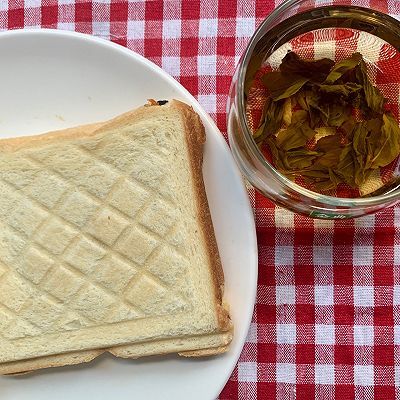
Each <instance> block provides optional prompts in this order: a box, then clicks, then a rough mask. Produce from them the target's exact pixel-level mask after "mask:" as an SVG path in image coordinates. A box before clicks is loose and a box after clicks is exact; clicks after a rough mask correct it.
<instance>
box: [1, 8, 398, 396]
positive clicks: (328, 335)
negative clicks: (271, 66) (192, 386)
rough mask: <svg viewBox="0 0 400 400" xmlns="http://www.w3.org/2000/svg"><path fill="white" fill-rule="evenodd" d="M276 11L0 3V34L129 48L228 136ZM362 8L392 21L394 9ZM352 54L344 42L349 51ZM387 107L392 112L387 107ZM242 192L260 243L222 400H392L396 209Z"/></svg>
mask: <svg viewBox="0 0 400 400" xmlns="http://www.w3.org/2000/svg"><path fill="white" fill-rule="evenodd" d="M280 3H281V0H276V1H273V0H255V1H253V2H251V1H250V2H249V1H246V0H235V1H234V2H231V1H228V0H208V1H201V0H193V1H185V0H177V1H161V0H149V1H136V0H132V1H126V0H105V1H98V2H92V1H87V0H79V1H74V0H59V1H55V0H51V1H45V2H42V3H40V2H39V3H37V2H31V1H25V2H24V1H22V0H16V1H9V2H4V1H3V2H0V30H4V29H15V28H23V27H28V26H29V27H40V26H42V27H50V28H58V29H65V30H76V31H80V32H85V33H89V34H93V35H95V36H98V37H101V38H104V39H108V40H112V41H115V42H117V43H120V44H122V45H124V46H127V47H128V48H130V49H132V50H134V51H136V52H138V53H140V54H142V55H144V56H145V57H147V58H148V59H150V60H152V61H153V62H155V63H156V64H157V65H159V66H161V67H162V68H163V69H164V70H166V71H167V72H169V73H170V74H171V75H173V76H174V77H175V78H176V79H177V80H178V81H180V83H181V84H182V85H183V86H185V87H186V88H187V89H188V90H189V91H190V92H191V93H192V94H193V95H194V96H195V97H196V98H197V99H198V100H199V102H200V103H201V105H202V106H203V107H204V109H205V110H206V111H207V112H208V113H209V114H210V115H211V117H212V118H214V120H215V121H216V123H217V125H218V126H219V128H220V129H221V131H222V133H223V135H224V136H225V137H226V114H225V106H226V101H227V96H228V93H229V87H230V81H231V77H232V75H233V73H234V70H235V67H236V64H237V62H238V59H239V57H240V56H241V53H242V52H243V50H244V49H245V47H246V45H247V43H248V41H249V38H250V36H251V35H252V34H253V32H254V30H255V28H256V27H257V26H258V25H259V24H260V23H261V22H262V20H263V19H264V17H265V16H267V15H268V14H269V13H270V12H271V11H272V10H273V9H274V7H275V6H277V5H278V4H280ZM320 3H321V0H310V5H313V4H317V5H318V4H320ZM347 3H348V4H352V1H351V0H348V2H347ZM363 4H364V6H365V7H372V8H373V7H377V8H380V9H381V10H382V11H383V12H389V13H390V14H391V15H397V16H399V15H400V6H399V2H398V1H395V0H364V3H363ZM310 38H311V39H312V40H314V38H313V37H312V35H311V36H310ZM336 40H338V38H336ZM355 50H356V49H355V47H354V43H350V42H349V43H347V45H346V51H347V52H348V51H355ZM384 50H385V49H381V50H379V49H378V50H373V49H371V57H372V58H376V59H377V60H378V65H379V66H380V67H381V68H382V69H387V66H386V63H387V62H386V61H384V60H382V59H381V58H380V55H381V53H382V51H384ZM342 52H343V51H342V50H341V49H338V50H337V51H336V52H335V53H334V54H333V56H336V57H339V56H340V55H341V54H342ZM311 53H313V54H310V55H312V56H314V53H315V54H316V55H317V54H318V49H316V48H314V50H313V51H312V52H311ZM396 57H397V58H398V56H396ZM391 62H392V61H391ZM398 63H400V59H399V61H398ZM396 79H397V80H396ZM376 82H377V83H378V84H379V85H380V87H381V88H382V90H383V92H384V93H385V94H386V95H387V96H390V97H392V99H393V98H397V97H399V93H395V91H396V90H395V89H394V86H393V84H392V83H393V82H400V80H399V78H398V77H397V76H394V80H393V78H392V77H391V78H390V80H389V79H388V77H387V75H384V74H377V76H376ZM389 106H390V107H391V108H393V110H394V112H395V113H398V107H397V105H394V104H393V100H391V102H390V103H389ZM249 194H250V196H251V200H252V204H253V206H254V215H255V221H256V227H257V239H258V245H259V286H258V292H257V303H256V307H255V313H254V317H253V322H252V326H251V329H250V332H249V335H248V337H247V340H246V344H245V346H244V348H243V352H242V354H241V357H240V360H239V363H238V366H237V367H236V368H235V370H234V372H233V374H232V376H231V378H230V380H229V381H228V383H227V385H226V386H225V388H224V390H223V391H222V393H221V395H220V397H219V398H220V399H224V400H235V399H243V400H253V399H273V398H276V399H278V400H284V399H292V398H297V399H298V400H299V399H300V400H303V399H304V400H309V399H313V398H317V399H333V398H337V399H343V400H347V399H362V400H365V399H372V398H376V399H392V398H395V396H397V397H400V392H399V389H398V388H399V387H400V207H393V208H391V209H388V210H386V211H385V212H381V213H379V214H377V215H370V216H367V217H363V218H361V219H357V220H352V221H321V220H314V221H313V220H311V219H309V218H306V217H303V216H298V215H294V214H293V213H291V212H288V211H285V210H283V209H281V208H279V207H275V206H274V205H273V203H272V202H271V201H270V200H268V199H266V198H264V197H263V196H262V195H261V194H259V193H258V192H254V190H249ZM244 267H245V266H244Z"/></svg>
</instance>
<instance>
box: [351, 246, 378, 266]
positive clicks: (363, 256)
mask: <svg viewBox="0 0 400 400" xmlns="http://www.w3.org/2000/svg"><path fill="white" fill-rule="evenodd" d="M373 263H374V248H373V247H372V246H354V247H353V264H354V265H373Z"/></svg>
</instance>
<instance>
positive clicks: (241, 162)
mask: <svg viewBox="0 0 400 400" xmlns="http://www.w3.org/2000/svg"><path fill="white" fill-rule="evenodd" d="M316 3H317V4H318V7H316ZM349 3H350V2H349V1H348V0H337V1H333V0H319V1H318V2H316V1H314V0H312V1H310V0H288V1H286V2H284V3H283V4H281V5H280V6H279V7H278V8H277V9H275V11H273V12H272V13H271V14H270V15H269V16H268V17H267V18H266V19H265V20H264V21H263V23H262V24H261V25H260V27H259V28H258V29H257V31H256V32H255V34H254V35H253V37H252V38H251V40H250V43H249V45H248V47H247V49H246V51H245V52H244V54H243V56H242V57H241V60H240V62H239V64H238V66H237V69H236V72H235V75H234V77H233V79H232V84H231V89H230V96H229V99H228V104H227V124H228V135H229V142H230V145H231V149H232V153H233V156H234V158H235V160H236V162H237V164H238V166H239V168H240V170H241V172H242V174H243V175H244V177H245V178H246V179H247V180H248V181H249V182H250V183H251V184H252V185H253V186H254V187H255V188H256V189H257V190H258V191H259V192H261V193H262V194H263V195H265V196H266V197H268V198H270V199H271V200H272V201H273V202H274V203H276V204H277V205H280V206H282V207H285V208H287V209H290V210H292V211H294V212H297V213H300V214H303V215H307V216H310V217H314V218H324V219H345V218H354V217H360V216H363V215H366V214H370V213H375V212H377V211H379V210H381V209H384V208H386V207H390V206H392V205H394V204H395V203H397V202H398V201H399V200H400V172H399V167H396V170H395V171H394V176H395V177H396V179H394V180H393V181H392V183H391V185H388V186H387V187H384V188H383V190H379V191H376V192H375V193H374V195H372V196H369V197H358V198H341V197H333V196H327V195H324V194H320V193H316V192H313V191H311V190H308V189H306V188H304V187H302V186H300V185H298V184H296V183H294V182H293V181H291V180H290V179H288V178H286V177H285V176H284V175H282V174H281V173H279V172H278V171H277V170H276V169H275V168H274V167H273V165H272V164H271V163H269V162H268V161H267V160H266V159H265V157H264V156H263V154H262V152H261V151H260V149H259V148H258V146H257V145H256V143H255V141H254V139H253V137H252V131H251V129H250V127H249V124H248V119H247V117H246V98H245V94H244V85H245V79H246V72H247V69H248V65H249V62H250V60H251V59H252V57H253V55H254V54H257V53H258V54H259V52H260V49H262V51H263V52H265V54H266V57H268V56H270V55H271V54H273V53H274V52H275V51H277V49H279V48H282V46H284V45H285V43H289V42H290V41H291V40H293V39H294V38H297V37H299V35H304V34H306V33H307V32H310V31H314V30H316V29H321V28H323V29H325V31H323V32H328V31H329V29H337V28H338V27H340V28H343V29H352V30H353V31H354V32H363V34H364V33H365V35H369V36H370V37H371V38H372V40H374V38H376V39H377V40H380V41H384V42H385V43H388V44H389V45H390V46H391V48H394V49H395V50H394V51H395V52H397V51H400V23H399V22H398V21H396V20H395V19H394V18H392V17H390V16H388V15H387V12H388V10H387V5H386V4H385V3H386V2H384V1H379V2H378V1H375V2H372V5H371V7H369V8H368V9H366V8H363V5H365V1H363V0H352V1H351V6H349ZM328 36H329V35H327V37H328ZM369 36H368V37H369ZM358 47H360V46H358ZM361 47H362V46H361ZM364 47H365V51H366V52H368V51H369V50H368V49H370V48H371V46H370V45H369V44H368V43H365V46H364ZM357 51H359V52H361V53H362V54H363V49H361V50H360V49H359V48H357ZM256 52H257V53H256ZM363 56H364V54H363ZM396 56H397V57H398V56H399V54H391V55H389V56H388V57H389V61H390V57H393V59H395V57H396ZM386 61H387V60H386ZM385 65H388V68H394V67H395V65H392V66H391V65H390V62H389V63H386V64H385ZM397 71H398V70H397ZM396 96H397V97H398V93H396ZM396 101H398V99H397V100H396ZM397 176H399V178H398V179H397Z"/></svg>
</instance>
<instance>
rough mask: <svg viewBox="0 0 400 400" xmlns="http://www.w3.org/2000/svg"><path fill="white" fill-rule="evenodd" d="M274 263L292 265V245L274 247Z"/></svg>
mask: <svg viewBox="0 0 400 400" xmlns="http://www.w3.org/2000/svg"><path fill="white" fill-rule="evenodd" d="M275 265H276V266H279V265H293V246H276V247H275Z"/></svg>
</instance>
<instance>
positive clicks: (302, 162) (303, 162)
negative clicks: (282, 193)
mask: <svg viewBox="0 0 400 400" xmlns="http://www.w3.org/2000/svg"><path fill="white" fill-rule="evenodd" d="M286 154H287V160H286V168H287V169H292V170H293V169H303V168H307V167H309V166H311V165H312V164H313V162H314V160H315V159H316V158H317V157H318V155H319V153H318V152H317V151H311V150H307V149H296V150H291V151H288V152H287V153H286Z"/></svg>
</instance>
